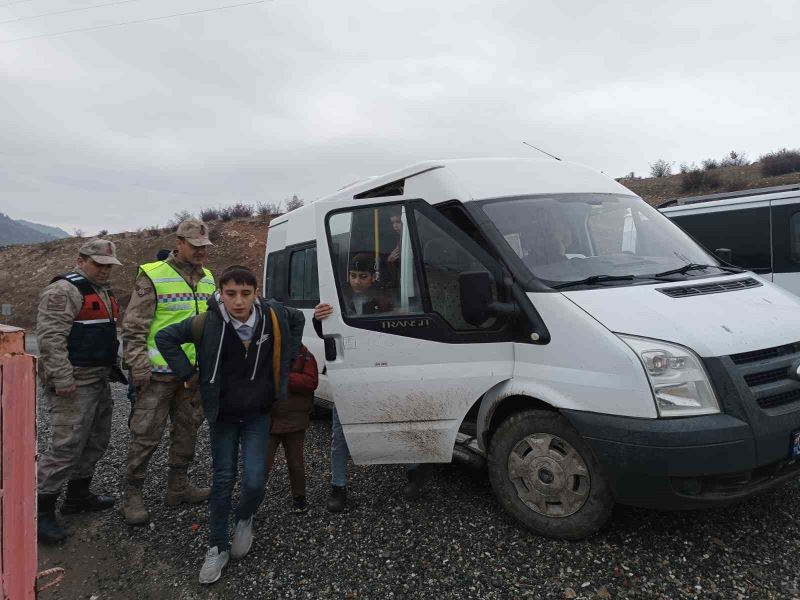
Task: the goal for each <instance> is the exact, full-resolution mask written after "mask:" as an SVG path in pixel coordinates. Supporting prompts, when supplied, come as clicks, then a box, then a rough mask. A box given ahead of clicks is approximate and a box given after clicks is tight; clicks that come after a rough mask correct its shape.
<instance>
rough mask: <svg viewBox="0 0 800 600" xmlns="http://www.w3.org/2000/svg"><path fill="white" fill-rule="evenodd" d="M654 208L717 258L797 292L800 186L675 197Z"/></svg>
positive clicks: (799, 276) (799, 279) (799, 285)
mask: <svg viewBox="0 0 800 600" xmlns="http://www.w3.org/2000/svg"><path fill="white" fill-rule="evenodd" d="M658 209H659V210H660V211H661V212H662V213H664V214H665V215H667V216H668V217H669V218H670V219H671V220H672V221H674V222H675V223H677V224H678V226H679V227H680V228H681V229H683V230H684V231H685V232H686V233H688V234H689V235H690V236H692V237H693V238H694V239H695V240H696V241H697V242H698V243H699V244H700V245H702V246H703V247H705V248H706V249H708V250H709V251H710V252H712V253H714V254H715V255H716V256H717V257H718V258H720V259H722V260H723V261H725V262H727V263H731V264H733V265H736V266H738V267H744V268H746V269H748V270H750V271H753V272H754V273H758V274H759V275H760V276H761V277H762V278H764V279H769V280H770V281H772V282H773V283H776V284H778V285H779V286H781V287H782V288H785V289H787V290H789V291H790V292H792V293H793V294H797V295H798V296H800V184H792V185H780V186H775V187H770V188H759V189H752V190H741V191H738V192H727V193H723V194H709V195H707V196H695V197H691V198H678V199H675V200H668V201H666V202H663V203H661V204H660V205H659V206H658Z"/></svg>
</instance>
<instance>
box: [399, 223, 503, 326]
mask: <svg viewBox="0 0 800 600" xmlns="http://www.w3.org/2000/svg"><path fill="white" fill-rule="evenodd" d="M414 222H415V223H416V226H417V236H418V240H419V247H420V249H421V251H422V265H423V271H424V273H425V283H426V287H427V292H428V296H429V297H430V302H431V309H432V310H433V312H436V313H439V315H441V316H442V318H443V319H444V320H445V321H447V323H448V324H449V325H450V326H451V327H452V328H453V329H456V330H458V331H464V330H476V329H479V330H480V329H492V328H493V327H495V326H496V325H497V319H496V318H495V317H492V318H489V319H487V320H486V321H485V322H483V323H481V324H480V325H471V324H469V323H468V322H467V321H466V319H465V318H464V315H463V313H462V310H461V294H460V289H459V275H461V273H467V272H474V271H484V272H489V271H488V269H487V268H486V267H484V266H483V264H482V263H481V262H480V261H479V260H478V259H477V257H475V256H474V255H473V254H472V253H470V252H469V251H468V250H467V249H466V248H465V247H464V246H463V245H462V244H460V243H459V242H458V241H456V240H455V239H454V238H452V237H451V236H450V235H449V234H448V233H447V232H445V231H443V230H442V229H441V228H440V227H439V226H438V225H436V224H435V223H433V222H432V221H431V220H430V219H428V217H426V216H425V215H424V214H422V213H421V212H418V211H415V213H414ZM489 276H490V278H492V275H491V273H489ZM492 280H493V278H492ZM492 296H493V298H494V299H495V300H497V297H498V292H497V283H496V282H494V280H493V284H492Z"/></svg>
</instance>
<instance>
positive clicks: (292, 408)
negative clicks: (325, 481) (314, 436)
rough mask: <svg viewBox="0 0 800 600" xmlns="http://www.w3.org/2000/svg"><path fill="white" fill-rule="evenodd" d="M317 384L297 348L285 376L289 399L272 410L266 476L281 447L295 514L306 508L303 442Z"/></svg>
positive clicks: (307, 356)
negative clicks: (281, 446)
mask: <svg viewBox="0 0 800 600" xmlns="http://www.w3.org/2000/svg"><path fill="white" fill-rule="evenodd" d="M318 382H319V375H318V371H317V361H316V360H315V359H314V355H313V354H311V352H309V351H308V348H306V347H305V346H300V354H299V355H298V356H297V358H295V359H294V361H292V370H291V371H290V372H289V397H288V398H287V399H286V400H281V401H280V402H276V403H275V404H274V405H273V406H272V420H271V421H272V422H271V424H270V432H269V449H268V452H267V473H269V472H270V471H271V470H272V465H273V462H274V460H275V452H276V451H277V450H278V446H280V445H281V444H282V445H283V452H284V454H285V455H286V465H287V467H288V469H289V486H290V488H291V492H292V501H293V505H294V512H296V513H303V512H305V511H306V509H307V508H308V503H307V502H306V473H305V464H304V462H303V442H304V440H305V437H306V429H308V422H309V413H310V412H311V407H312V404H313V402H314V390H315V389H317V383H318Z"/></svg>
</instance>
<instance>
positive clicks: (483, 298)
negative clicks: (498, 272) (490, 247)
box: [458, 271, 492, 327]
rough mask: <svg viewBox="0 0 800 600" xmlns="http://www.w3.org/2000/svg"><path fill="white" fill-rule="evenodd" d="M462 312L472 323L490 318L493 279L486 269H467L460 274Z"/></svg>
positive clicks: (478, 322)
mask: <svg viewBox="0 0 800 600" xmlns="http://www.w3.org/2000/svg"><path fill="white" fill-rule="evenodd" d="M458 295H459V299H460V301H461V314H462V315H463V316H464V320H465V321H466V322H467V323H469V324H470V325H474V326H476V327H477V326H478V325H480V324H481V323H483V322H484V321H486V319H488V318H489V304H490V303H491V302H492V279H491V277H489V273H487V272H486V271H467V272H465V273H459V275H458Z"/></svg>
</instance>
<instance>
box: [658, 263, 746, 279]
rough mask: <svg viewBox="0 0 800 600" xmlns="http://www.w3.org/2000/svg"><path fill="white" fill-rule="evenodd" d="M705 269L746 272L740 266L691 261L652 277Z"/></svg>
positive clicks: (683, 273)
mask: <svg viewBox="0 0 800 600" xmlns="http://www.w3.org/2000/svg"><path fill="white" fill-rule="evenodd" d="M705 269H719V270H720V271H727V272H728V273H744V269H739V268H738V267H721V266H720V265H701V264H698V263H689V264H688V265H683V266H682V267H680V268H678V269H670V270H669V271H662V272H661V273H655V274H654V275H652V277H666V276H667V275H685V274H686V273H688V272H689V271H703V270H705Z"/></svg>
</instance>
